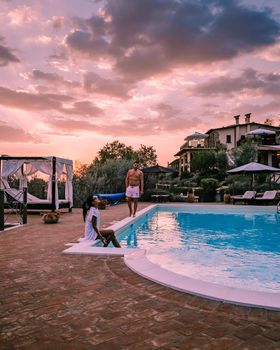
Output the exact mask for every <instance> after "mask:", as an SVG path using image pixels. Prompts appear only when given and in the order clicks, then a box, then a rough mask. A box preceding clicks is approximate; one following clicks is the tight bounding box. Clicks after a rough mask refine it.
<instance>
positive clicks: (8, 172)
mask: <svg viewBox="0 0 280 350" xmlns="http://www.w3.org/2000/svg"><path fill="white" fill-rule="evenodd" d="M36 172H41V173H43V174H45V175H46V176H47V178H48V192H47V199H40V198H37V197H35V196H33V195H31V194H30V193H28V191H27V209H32V210H35V209H39V210H44V209H45V210H52V211H54V210H57V209H60V208H68V209H69V211H71V209H72V206H73V187H72V179H73V162H72V160H68V159H63V158H58V157H53V156H51V157H12V156H3V155H2V156H1V157H0V189H3V190H4V192H5V196H6V197H10V198H12V199H13V200H14V201H18V202H22V201H23V189H24V188H27V190H28V177H30V176H31V175H34V174H35V173H36ZM12 175H13V176H15V177H16V178H18V179H19V189H15V188H11V187H10V185H9V183H8V177H9V176H12ZM62 175H65V176H66V181H65V196H64V197H65V198H64V199H60V198H59V196H58V179H59V178H60V177H61V176H62Z"/></svg>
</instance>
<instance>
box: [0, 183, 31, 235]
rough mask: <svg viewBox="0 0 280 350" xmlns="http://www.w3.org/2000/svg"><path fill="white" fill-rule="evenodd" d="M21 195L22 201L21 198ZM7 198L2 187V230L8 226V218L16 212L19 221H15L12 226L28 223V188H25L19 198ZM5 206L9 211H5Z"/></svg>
mask: <svg viewBox="0 0 280 350" xmlns="http://www.w3.org/2000/svg"><path fill="white" fill-rule="evenodd" d="M20 197H21V198H22V201H21V200H19V198H20ZM5 198H6V195H5V190H3V189H0V231H4V230H5V227H7V226H8V223H7V220H8V218H9V217H10V216H11V215H12V214H15V215H16V217H17V220H18V222H13V224H12V226H14V225H16V224H27V188H23V190H22V192H20V194H19V198H18V199H13V200H12V201H5ZM5 207H6V209H7V212H5Z"/></svg>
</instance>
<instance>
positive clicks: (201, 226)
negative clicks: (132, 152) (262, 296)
mask: <svg viewBox="0 0 280 350" xmlns="http://www.w3.org/2000/svg"><path fill="white" fill-rule="evenodd" d="M227 210H228V209H227ZM254 210H255V209H254V208H253V207H248V208H244V207H242V209H241V210H240V209H239V211H238V210H236V209H235V210H234V211H233V212H232V213H228V212H225V209H221V208H219V207H217V208H213V207H212V208H210V209H209V207H207V206H197V207H191V206H189V207H186V208H185V209H180V210H176V207H175V208H167V207H166V208H164V207H163V208H158V209H157V210H154V211H152V213H150V214H147V215H146V216H145V217H144V218H142V219H141V220H139V222H136V223H135V224H134V225H131V226H130V227H129V228H128V229H127V230H126V231H125V232H123V233H122V234H121V235H120V236H119V237H118V239H119V240H121V245H122V246H123V247H130V248H133V247H138V248H143V249H146V250H147V256H148V258H149V259H150V260H151V261H152V262H154V263H156V264H158V265H160V266H161V267H163V268H165V269H168V270H171V271H173V272H176V273H179V274H182V275H185V276H189V277H193V278H197V279H201V280H204V281H208V282H213V283H218V284H223V285H227V286H233V287H238V288H245V289H251V290H258V291H270V292H279V291H280V215H279V214H277V213H276V212H275V210H274V211H273V210H268V209H266V210H264V211H263V212H262V211H261V210H260V209H259V210H258V211H257V212H254Z"/></svg>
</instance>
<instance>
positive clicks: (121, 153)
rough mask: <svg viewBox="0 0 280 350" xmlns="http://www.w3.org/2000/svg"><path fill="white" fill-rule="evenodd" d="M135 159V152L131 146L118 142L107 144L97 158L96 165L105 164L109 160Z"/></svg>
mask: <svg viewBox="0 0 280 350" xmlns="http://www.w3.org/2000/svg"><path fill="white" fill-rule="evenodd" d="M123 158H125V159H130V160H131V159H134V158H135V152H134V151H133V148H132V147H131V146H126V145H125V144H124V143H121V142H119V141H118V140H116V141H113V142H111V143H107V144H106V145H105V146H104V147H103V148H101V150H99V151H98V155H97V157H96V158H95V163H104V162H105V161H106V160H107V159H115V160H116V159H123Z"/></svg>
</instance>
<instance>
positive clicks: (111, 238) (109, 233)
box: [100, 230, 121, 248]
mask: <svg viewBox="0 0 280 350" xmlns="http://www.w3.org/2000/svg"><path fill="white" fill-rule="evenodd" d="M100 233H101V234H102V236H103V237H105V239H106V241H107V243H106V244H104V247H107V246H108V245H109V243H110V242H112V243H113V245H114V247H116V248H120V247H121V246H120V243H119V242H118V240H117V238H116V236H115V233H114V231H113V230H100Z"/></svg>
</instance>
